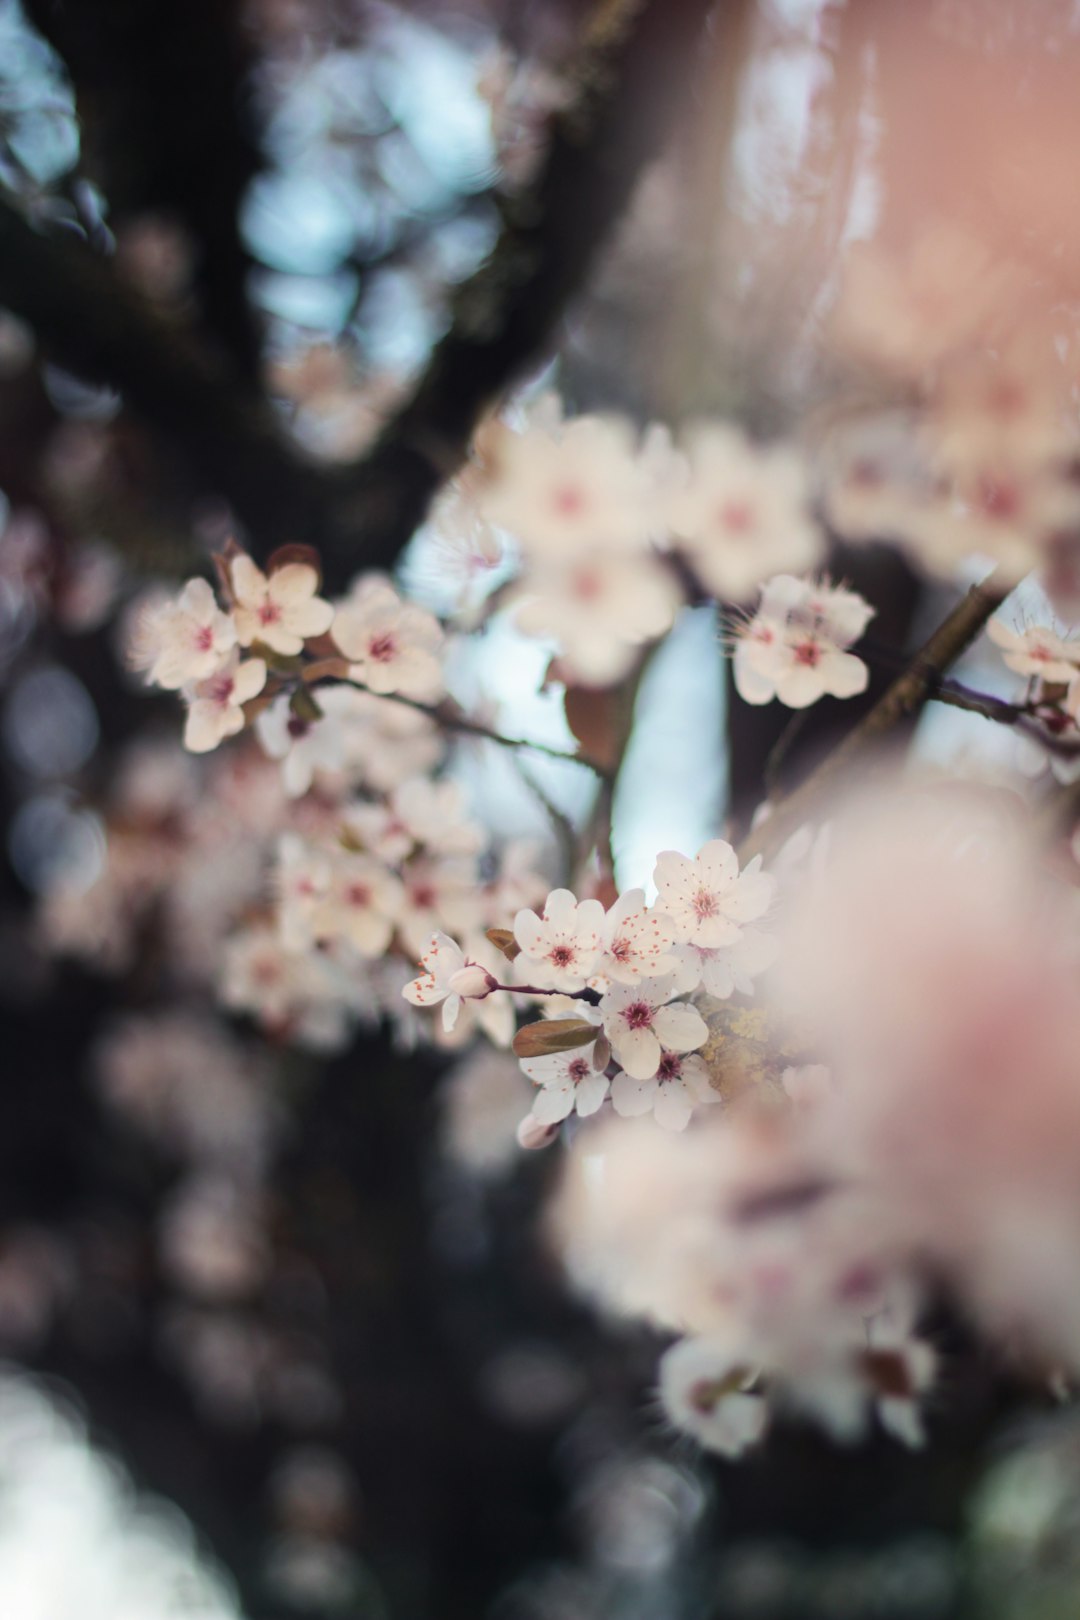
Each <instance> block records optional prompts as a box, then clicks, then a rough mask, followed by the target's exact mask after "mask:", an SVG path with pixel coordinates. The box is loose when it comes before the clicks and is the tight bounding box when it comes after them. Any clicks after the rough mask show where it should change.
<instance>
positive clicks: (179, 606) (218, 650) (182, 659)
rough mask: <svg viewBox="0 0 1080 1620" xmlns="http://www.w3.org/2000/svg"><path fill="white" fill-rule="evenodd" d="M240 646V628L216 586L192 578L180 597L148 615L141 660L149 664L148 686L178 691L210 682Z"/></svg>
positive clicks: (142, 626) (142, 631)
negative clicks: (222, 604) (225, 608)
mask: <svg viewBox="0 0 1080 1620" xmlns="http://www.w3.org/2000/svg"><path fill="white" fill-rule="evenodd" d="M235 645H236V626H235V625H234V624H233V621H232V619H230V617H229V616H228V614H227V613H222V611H221V609H220V608H219V606H218V603H217V598H216V597H215V595H214V592H213V590H212V589H211V587H210V586H209V585H208V584H207V582H206V580H205V579H189V580H188V582H187V584H186V585H185V586H184V588H183V590H182V591H181V592H180V594H179V596H178V597H176V598H175V599H174V600H172V601H169V602H164V603H162V604H161V606H160V607H157V608H156V609H152V610H151V611H150V612H148V613H147V614H146V615H145V616H144V618H143V621H142V623H141V624H140V627H139V653H138V657H139V662H140V663H144V664H146V665H147V675H146V678H147V680H148V681H151V682H152V683H153V684H154V685H155V686H164V687H166V688H168V689H169V690H173V691H175V690H177V689H179V688H180V687H182V686H189V685H191V684H192V683H194V682H198V681H205V680H208V679H209V678H210V676H212V675H213V674H214V673H215V671H217V670H218V669H220V668H221V666H222V664H223V663H224V662H225V660H226V659H227V658H228V656H229V653H230V652H231V651H232V649H233V647H234V646H235ZM151 660H152V661H151Z"/></svg>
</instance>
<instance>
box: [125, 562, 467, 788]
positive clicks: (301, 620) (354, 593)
mask: <svg viewBox="0 0 1080 1620" xmlns="http://www.w3.org/2000/svg"><path fill="white" fill-rule="evenodd" d="M217 564H218V572H219V575H220V580H221V586H222V596H223V600H222V601H219V600H218V597H217V596H216V595H215V593H214V590H213V588H212V587H211V586H210V584H209V583H208V582H207V581H206V580H203V579H193V580H189V581H188V583H187V584H186V585H185V586H184V588H183V590H182V591H181V592H180V594H179V596H178V597H176V598H174V599H173V598H170V599H167V600H165V601H163V602H160V603H155V604H154V605H152V606H150V607H148V608H147V610H146V611H145V613H144V614H143V616H142V619H141V621H140V623H139V625H138V628H137V633H136V638H135V643H134V647H133V651H132V657H133V661H134V663H135V664H136V666H137V667H138V668H140V669H142V670H144V671H145V672H146V677H147V680H148V681H150V682H151V684H153V685H155V686H161V687H164V688H166V689H167V690H170V691H179V692H180V693H181V695H182V696H183V698H184V700H185V702H186V703H187V706H188V709H187V721H186V724H185V727H184V743H185V746H186V747H187V748H189V749H190V750H191V751H192V752H193V753H199V754H201V753H208V752H210V750H212V749H214V748H216V747H218V745H219V744H220V743H221V742H223V741H224V740H225V738H226V737H231V736H235V735H236V733H237V732H239V731H242V730H243V729H244V727H245V725H246V724H248V722H249V721H250V720H252V719H254V718H255V717H256V716H258V717H260V718H261V719H262V726H261V728H260V736H261V740H262V741H263V745H264V747H265V748H266V750H267V752H268V753H270V754H271V755H272V756H273V757H276V758H280V759H282V760H284V761H285V776H286V781H287V784H288V786H289V790H290V791H291V792H293V793H295V794H299V793H302V792H304V791H305V790H306V788H307V786H308V785H309V784H310V781H311V776H312V773H313V771H314V769H315V767H316V766H323V767H324V768H327V769H332V770H333V769H343V768H345V767H346V765H347V763H348V756H349V751H350V750H349V742H350V738H349V736H348V733H349V730H350V724H349V723H350V721H357V720H360V721H361V723H362V720H363V718H364V717H365V716H367V715H370V713H371V712H372V711H371V708H370V706H365V705H363V704H358V703H356V702H355V701H353V699H354V697H355V695H356V694H355V692H354V691H353V688H354V687H362V688H363V690H364V691H365V692H367V693H373V694H377V695H379V696H386V695H390V694H395V695H400V696H401V697H403V698H406V699H412V700H416V701H421V702H430V701H433V700H434V699H436V698H438V697H440V696H441V695H442V693H443V678H442V668H441V663H440V649H441V646H442V640H443V635H442V630H441V628H440V626H439V623H438V621H437V620H436V619H435V618H434V617H433V616H432V615H431V614H430V613H426V612H425V611H424V610H423V609H422V608H419V607H417V606H416V605H415V604H413V603H409V602H403V601H402V600H401V598H400V597H399V596H398V594H397V592H396V591H395V590H394V588H393V586H392V585H391V584H390V583H389V581H387V580H385V579H384V578H382V576H380V575H377V574H371V575H362V576H360V577H359V578H358V579H357V580H356V581H355V582H354V584H353V587H352V589H351V591H350V592H349V594H348V595H347V596H346V597H344V598H343V599H342V600H341V601H339V602H337V603H331V602H328V601H326V600H324V599H323V598H322V597H321V596H319V594H318V590H319V574H318V570H317V568H316V567H315V566H313V564H312V563H311V562H310V561H307V560H304V561H298V560H296V559H295V557H294V556H293V555H291V554H290V552H288V551H286V552H285V553H279V554H278V555H277V556H276V557H272V558H271V559H270V563H269V566H268V570H267V572H266V573H264V572H263V570H262V569H261V568H259V567H257V565H256V564H255V563H254V562H253V561H252V560H251V558H250V557H249V556H248V555H247V554H246V552H243V551H241V550H240V549H239V548H238V547H236V546H232V547H230V549H229V551H228V552H227V553H225V554H224V555H223V556H221V557H220V558H218V559H217ZM305 652H306V653H309V654H311V653H315V652H317V653H319V654H321V655H322V657H323V659H324V665H323V668H322V669H321V670H318V668H317V666H313V664H311V663H309V664H308V665H307V667H306V668H305V667H304V666H303V664H302V663H301V665H300V666H299V668H298V667H297V665H296V664H295V662H294V661H295V660H297V659H300V658H302V655H303V654H304V653H305ZM313 667H314V668H315V669H316V673H317V674H322V675H325V674H327V673H328V670H331V669H332V671H333V674H334V676H335V677H336V681H337V682H338V683H341V682H345V683H348V684H346V685H344V686H340V685H339V686H338V689H337V692H336V695H335V697H334V698H333V700H332V702H331V709H332V711H335V712H332V716H331V718H336V719H337V720H338V721H339V722H340V724H339V725H338V726H336V727H335V726H330V727H326V726H320V725H318V722H319V721H321V720H323V719H324V718H325V715H324V712H323V710H322V709H321V707H320V705H319V703H318V701H317V699H316V698H315V696H314V695H313V692H312V691H311V688H310V686H308V685H306V684H305V680H304V677H305V676H306V677H308V678H309V679H310V677H311V674H312V670H313ZM275 699H279V700H280V701H278V702H277V703H276V705H275V703H274V700H275ZM266 711H269V713H268V714H266ZM264 716H265V717H264ZM352 729H353V730H354V731H355V729H356V728H355V725H354V726H353V727H352ZM352 740H353V741H354V742H355V740H356V739H355V738H353V739H352Z"/></svg>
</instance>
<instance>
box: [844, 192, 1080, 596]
mask: <svg viewBox="0 0 1080 1620" xmlns="http://www.w3.org/2000/svg"><path fill="white" fill-rule="evenodd" d="M1033 295H1034V288H1033V286H1032V285H1031V276H1030V272H1028V271H1027V270H1026V269H1025V268H1024V267H1023V266H1021V265H1020V264H1019V263H1010V262H1007V261H1003V260H1002V259H1001V257H1000V255H999V254H997V253H996V252H993V251H992V250H990V249H988V248H987V247H986V246H985V245H984V244H983V243H981V242H979V241H977V240H976V239H974V238H973V237H971V236H969V235H968V234H967V233H966V232H964V231H963V230H961V229H959V228H957V227H955V226H952V225H940V224H939V225H932V226H930V227H929V228H928V229H927V230H926V231H925V233H924V235H923V236H922V237H921V238H918V239H917V240H916V241H915V243H914V245H913V247H912V250H911V252H910V254H909V256H908V258H907V259H906V260H899V259H896V258H894V257H891V256H889V255H888V254H886V253H885V252H884V251H883V250H882V249H880V248H878V247H876V246H870V245H863V246H860V247H859V248H858V249H857V250H856V251H855V252H854V253H853V254H852V256H851V261H850V264H849V267H848V271H847V275H846V279H845V284H844V286H843V289H842V292H841V297H840V300H839V303H838V306H837V309H836V312H835V322H834V328H835V337H836V339H837V345H838V348H839V349H840V351H841V352H842V353H845V354H846V355H847V356H849V357H850V358H851V359H853V360H854V361H855V362H856V363H857V364H858V366H859V367H860V368H861V373H862V383H863V386H862V388H861V393H862V395H863V396H865V392H866V390H865V374H866V373H867V372H869V373H870V374H871V375H872V376H873V377H874V381H875V385H876V392H877V395H878V397H879V399H881V398H882V396H884V403H881V404H880V405H879V406H878V408H876V409H870V410H868V409H866V408H855V409H854V410H852V411H851V412H848V413H844V414H843V415H841V417H840V419H839V420H838V421H837V422H835V423H834V425H833V427H832V428H831V429H830V431H829V432H828V434H827V435H826V437H825V442H824V444H823V446H822V457H821V460H822V468H823V475H822V485H823V489H822V494H823V502H824V507H825V511H826V514H827V517H828V520H829V522H830V524H831V525H832V527H833V528H834V529H835V530H837V531H838V532H839V533H840V534H842V535H844V536H846V537H847V538H849V539H852V540H863V539H888V540H896V541H899V542H901V543H902V544H903V545H905V546H906V547H908V548H909V550H910V552H911V554H912V555H913V557H914V558H915V560H916V561H917V562H918V563H919V564H920V566H922V567H924V568H926V569H928V570H929V571H930V572H932V573H935V574H944V575H946V576H951V575H952V574H954V573H955V571H956V569H957V567H958V566H959V565H961V564H962V563H964V562H965V560H967V559H970V558H971V557H973V556H975V557H980V558H984V559H986V560H988V561H990V562H992V563H994V564H996V565H997V566H998V567H999V568H1000V570H1001V574H1002V577H1004V578H1006V579H1008V580H1009V581H1010V582H1012V583H1015V582H1016V581H1018V580H1019V579H1020V578H1021V577H1022V576H1023V575H1025V574H1026V573H1028V572H1030V571H1032V570H1039V571H1040V572H1041V576H1042V579H1043V583H1044V584H1045V586H1046V588H1047V590H1048V591H1049V592H1050V594H1051V595H1052V596H1053V598H1054V600H1055V602H1056V604H1057V605H1058V607H1059V609H1060V610H1061V611H1064V612H1069V613H1070V614H1072V613H1074V612H1075V610H1076V609H1077V608H1078V606H1080V588H1078V587H1080V488H1078V487H1077V484H1076V480H1075V477H1074V469H1075V466H1076V461H1077V456H1078V454H1080V426H1078V423H1077V419H1076V409H1075V400H1074V396H1073V379H1072V377H1071V376H1070V374H1069V371H1068V369H1067V364H1066V362H1065V359H1064V355H1065V353H1066V350H1067V342H1064V341H1063V340H1062V338H1061V336H1060V334H1058V333H1055V331H1054V329H1053V326H1052V325H1049V324H1048V323H1047V321H1046V319H1045V316H1044V314H1043V312H1042V311H1041V309H1040V308H1039V302H1038V301H1037V299H1036V297H1035V296H1033ZM890 396H891V397H890Z"/></svg>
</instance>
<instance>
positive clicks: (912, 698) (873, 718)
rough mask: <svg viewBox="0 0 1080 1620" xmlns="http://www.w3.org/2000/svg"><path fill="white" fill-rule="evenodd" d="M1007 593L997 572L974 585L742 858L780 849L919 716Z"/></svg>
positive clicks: (761, 827) (749, 841) (744, 847)
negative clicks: (893, 734)
mask: <svg viewBox="0 0 1080 1620" xmlns="http://www.w3.org/2000/svg"><path fill="white" fill-rule="evenodd" d="M1007 595H1008V591H1007V589H1005V588H1004V587H1002V586H1000V585H997V584H995V582H994V577H993V575H991V576H990V578H989V579H987V580H984V581H983V583H982V584H981V585H973V586H972V588H971V590H969V591H968V593H967V595H966V596H964V597H963V599H962V600H961V601H960V602H959V603H958V604H957V606H956V607H955V608H954V609H953V610H952V612H951V613H950V614H949V616H948V618H947V619H946V620H945V621H944V623H943V624H941V625H940V626H939V627H938V629H937V630H935V631H934V634H933V635H932V636H931V637H930V639H929V641H928V642H927V643H926V645H925V646H924V647H923V648H922V649H921V650H920V651H919V652H918V653H917V654H916V655H915V657H914V658H913V659H912V661H911V665H910V667H909V668H908V669H906V670H905V671H904V673H903V674H902V675H900V676H898V677H897V679H896V680H895V681H894V682H893V683H892V685H891V686H890V687H889V689H888V691H887V692H886V693H885V695H884V696H883V697H882V698H881V699H880V700H879V701H878V702H877V703H876V704H875V705H874V707H873V708H872V709H871V710H870V713H869V714H868V715H866V716H865V717H864V719H862V720H861V721H860V722H859V724H858V725H857V726H856V727H855V729H854V730H853V731H851V732H849V733H848V735H847V736H846V737H845V738H844V740H843V742H841V743H840V745H839V746H838V747H837V748H834V749H833V751H832V753H831V754H829V755H828V756H827V758H826V759H824V760H823V761H822V763H821V764H820V765H819V766H818V768H817V770H816V771H814V772H813V774H812V775H811V776H809V777H807V779H806V781H805V782H803V783H802V784H801V786H799V787H798V788H796V789H795V791H794V792H793V793H791V794H789V795H788V797H787V798H786V799H783V800H781V801H780V803H779V804H778V805H777V806H776V807H775V809H774V810H773V812H772V814H771V815H769V816H768V817H766V818H765V819H764V820H763V821H761V822H760V823H759V824H758V826H756V827H754V828H753V829H752V830H751V831H750V833H749V834H748V835H747V837H746V838H745V839H744V840H743V842H742V844H741V845H740V848H739V858H740V860H742V861H748V860H749V859H750V858H751V857H752V856H754V855H772V854H775V853H776V851H777V850H778V849H780V848H781V846H782V845H783V844H784V843H785V842H786V840H787V839H788V838H790V837H791V835H792V834H793V833H795V832H797V831H798V829H799V828H800V827H801V826H802V825H803V823H804V822H806V821H810V820H812V819H813V817H814V816H815V815H816V814H817V813H818V812H819V811H820V810H821V808H822V806H823V805H824V804H826V803H827V802H828V800H829V799H830V798H831V797H832V796H833V794H834V793H835V791H836V789H837V787H838V786H839V784H840V783H841V782H842V781H843V779H844V778H845V777H846V776H848V775H849V774H850V773H851V771H852V770H853V769H854V767H855V766H856V765H863V764H865V763H866V762H867V761H868V760H869V759H872V758H873V757H874V756H875V755H876V754H878V753H879V752H880V750H881V748H882V747H883V745H884V744H885V743H886V742H887V740H888V738H889V735H890V733H891V732H892V731H893V730H894V729H895V728H896V727H897V726H898V725H899V724H900V722H901V721H903V720H910V719H911V718H912V717H913V716H915V715H917V714H918V713H919V712H920V710H921V709H922V708H923V707H924V706H925V704H926V703H927V702H928V701H929V699H930V698H932V697H933V696H935V694H936V688H937V684H938V678H939V677H940V676H941V675H942V674H943V673H944V672H945V670H947V669H949V668H950V667H951V666H952V665H953V664H954V663H955V662H956V660H957V659H958V658H959V657H960V655H961V654H962V653H963V652H965V651H966V650H967V648H968V647H970V645H971V643H972V642H973V641H974V640H975V638H976V636H977V635H978V634H979V633H980V631H981V630H982V628H983V626H984V625H985V624H986V621H987V620H988V619H989V618H990V616H991V614H992V613H994V612H995V610H996V609H997V608H998V607H1000V606H1001V603H1002V602H1003V601H1004V599H1005V597H1006V596H1007Z"/></svg>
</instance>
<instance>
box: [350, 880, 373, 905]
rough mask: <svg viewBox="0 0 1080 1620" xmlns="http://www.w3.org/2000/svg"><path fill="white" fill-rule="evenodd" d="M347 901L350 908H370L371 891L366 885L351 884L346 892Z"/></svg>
mask: <svg viewBox="0 0 1080 1620" xmlns="http://www.w3.org/2000/svg"><path fill="white" fill-rule="evenodd" d="M345 899H346V901H347V903H348V904H349V905H350V906H369V905H370V904H371V890H370V889H369V888H368V887H367V885H366V884H365V883H350V884H349V887H348V888H347V889H346V890H345Z"/></svg>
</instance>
